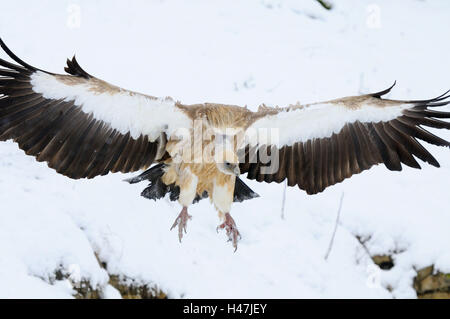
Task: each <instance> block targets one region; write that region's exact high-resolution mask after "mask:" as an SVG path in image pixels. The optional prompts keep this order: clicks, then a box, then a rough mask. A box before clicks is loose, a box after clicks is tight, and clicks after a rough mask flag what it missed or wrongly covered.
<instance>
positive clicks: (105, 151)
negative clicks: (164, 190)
mask: <svg viewBox="0 0 450 319" xmlns="http://www.w3.org/2000/svg"><path fill="white" fill-rule="evenodd" d="M0 45H1V46H2V47H3V49H4V50H5V52H6V53H7V54H8V55H9V56H10V57H11V58H12V59H14V60H15V61H16V62H17V63H19V64H20V65H15V64H13V63H10V62H7V61H5V60H2V59H0V66H1V67H3V68H0V141H6V140H9V139H13V140H14V141H15V142H17V143H18V144H19V147H20V148H21V149H22V150H24V151H25V153H26V154H28V155H33V156H35V157H36V158H37V160H38V161H41V162H42V161H44V162H47V163H48V166H49V167H51V168H54V169H55V170H56V171H57V172H58V173H61V174H63V175H66V176H68V177H71V178H74V179H78V178H93V177H95V176H98V175H105V174H108V172H119V171H120V172H124V173H125V172H132V171H137V170H139V169H142V168H146V167H148V166H150V165H151V164H152V163H153V162H154V161H155V156H156V155H157V150H158V143H160V141H164V140H165V139H159V140H157V141H155V142H149V139H148V137H147V136H142V135H141V136H140V137H139V138H138V139H133V138H131V137H130V135H129V134H121V133H120V132H118V131H117V130H115V129H112V128H111V127H110V126H109V125H108V124H107V123H105V122H102V121H98V120H95V119H94V118H93V117H92V115H89V114H86V113H84V112H82V111H81V109H80V108H79V107H78V106H76V105H74V104H73V102H70V101H69V102H68V101H62V100H59V101H57V100H48V99H45V98H44V97H43V96H42V95H40V94H37V93H35V92H34V91H33V90H32V86H31V83H30V76H31V75H32V73H33V72H36V71H38V69H36V68H34V67H32V66H30V65H28V64H26V63H25V62H23V61H22V60H20V59H19V58H18V57H17V56H15V55H14V54H13V53H12V52H11V51H10V50H9V49H8V48H7V47H6V46H5V45H4V43H3V42H2V41H1V40H0ZM39 71H42V70H39ZM66 71H67V72H68V73H70V74H72V75H73V76H78V77H85V78H88V77H91V76H90V75H89V74H88V73H86V72H85V71H84V70H83V69H82V68H81V67H80V66H79V65H78V63H77V61H76V59H75V58H73V60H71V61H70V60H68V67H67V68H66ZM42 72H45V71H42Z"/></svg>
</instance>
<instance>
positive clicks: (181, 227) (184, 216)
mask: <svg viewBox="0 0 450 319" xmlns="http://www.w3.org/2000/svg"><path fill="white" fill-rule="evenodd" d="M189 219H192V216H191V215H189V214H188V211H187V207H183V209H182V210H181V213H180V214H179V215H178V217H177V218H176V219H175V222H174V223H173V225H172V227H171V228H170V230H172V229H174V228H175V227H176V226H178V239H179V240H180V243H181V239H182V238H183V231H184V233H186V226H187V221H188V220H189Z"/></svg>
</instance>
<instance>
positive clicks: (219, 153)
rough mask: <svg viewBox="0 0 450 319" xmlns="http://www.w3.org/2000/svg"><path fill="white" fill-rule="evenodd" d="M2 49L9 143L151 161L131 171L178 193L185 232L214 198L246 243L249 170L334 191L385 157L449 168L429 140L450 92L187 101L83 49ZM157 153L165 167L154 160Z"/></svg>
mask: <svg viewBox="0 0 450 319" xmlns="http://www.w3.org/2000/svg"><path fill="white" fill-rule="evenodd" d="M0 44H1V47H2V48H3V50H4V51H5V52H6V53H7V54H8V55H9V57H10V58H11V59H13V60H14V61H15V62H16V63H17V64H14V63H10V62H7V61H5V60H1V59H0V66H2V67H3V68H1V69H0V141H6V140H9V139H13V140H14V141H15V142H17V143H18V144H19V147H20V148H21V149H22V150H24V151H25V153H26V154H28V155H33V156H35V157H36V159H37V160H38V161H45V162H47V163H48V166H49V167H51V168H53V169H55V170H56V171H57V172H58V173H60V174H63V175H65V176H68V177H70V178H74V179H79V178H93V177H95V176H99V175H105V174H108V173H109V172H123V173H127V172H134V171H138V170H143V169H148V168H149V169H148V170H147V171H145V172H143V173H142V174H141V175H139V176H137V177H135V178H132V179H129V180H128V181H129V182H130V183H136V182H139V181H143V180H148V181H150V184H149V186H148V187H147V188H146V189H145V190H144V191H143V192H142V195H143V196H145V197H147V198H151V199H155V200H156V199H159V198H162V197H164V196H166V195H168V196H170V199H171V200H178V202H179V203H180V205H181V206H182V210H181V213H180V214H179V216H178V217H177V219H176V220H175V223H174V224H173V226H172V228H174V227H178V236H179V239H180V241H181V238H182V236H183V231H184V232H185V231H186V223H187V221H188V219H190V218H191V216H190V215H189V214H188V211H187V208H188V206H189V205H191V204H192V203H194V202H196V201H198V200H201V199H203V198H206V197H209V199H210V201H211V202H212V203H213V204H214V206H215V208H216V210H217V211H218V214H219V217H220V219H221V222H222V224H221V225H220V226H218V228H221V229H225V230H226V232H227V235H228V236H229V238H230V240H231V241H232V243H233V246H234V247H235V249H236V247H237V241H238V237H239V236H240V235H239V231H238V229H237V228H236V224H235V222H234V220H233V218H232V217H231V215H230V209H231V204H232V202H233V201H243V200H246V199H251V198H253V197H256V196H258V195H257V194H256V193H254V192H253V191H252V190H251V189H250V188H249V187H248V186H246V185H245V184H244V183H243V182H242V180H241V179H240V178H239V176H240V175H241V174H245V173H247V176H246V177H247V178H249V179H255V180H257V181H258V182H267V183H271V182H277V183H280V182H282V181H284V180H287V184H288V185H289V186H298V187H299V188H300V189H302V190H305V191H306V192H307V193H308V194H317V193H319V192H322V191H323V190H324V189H325V188H327V187H328V186H331V185H334V184H336V183H339V182H342V181H343V180H344V179H346V178H349V177H350V176H352V175H353V174H358V173H360V172H362V171H364V170H367V169H369V168H371V167H372V166H374V165H377V164H384V165H385V166H386V167H387V168H388V169H389V170H394V171H400V170H401V169H402V164H404V165H408V166H410V167H414V168H420V165H419V163H418V162H417V160H416V159H420V160H422V161H424V162H427V163H429V164H431V165H433V166H436V167H439V163H438V161H437V160H436V159H435V158H434V157H433V156H432V155H431V154H430V153H429V152H428V151H427V150H426V149H425V148H424V147H423V146H422V145H421V144H420V143H419V142H418V140H423V141H426V142H428V143H431V144H434V145H438V146H447V147H449V146H450V143H449V142H447V141H445V140H444V139H442V138H440V137H438V136H436V135H434V134H432V133H430V132H428V131H427V130H426V129H425V128H424V126H428V127H433V128H445V129H450V123H449V122H445V121H443V120H441V119H446V118H450V112H443V111H437V110H436V107H440V106H444V105H446V104H448V103H450V99H449V98H450V95H449V94H448V92H447V93H445V94H443V95H441V96H439V97H436V98H433V99H429V100H416V101H397V100H389V99H383V98H382V96H383V95H384V94H386V93H388V92H389V91H390V90H391V88H392V87H391V88H389V89H387V90H384V91H381V92H377V93H372V94H366V95H361V96H354V97H344V98H340V99H336V100H331V101H327V102H321V103H313V104H306V105H299V104H297V105H291V106H288V107H283V108H278V107H276V108H272V107H267V106H264V105H263V106H261V107H260V108H259V109H258V111H256V112H254V111H251V110H249V109H247V108H243V107H239V106H234V105H222V104H214V103H203V104H195V105H185V104H182V103H181V102H177V101H175V100H173V99H172V98H169V97H167V98H157V97H153V96H149V95H143V94H139V93H135V92H132V91H128V90H124V89H122V88H119V87H117V86H114V85H111V84H109V83H107V82H105V81H103V80H100V79H98V78H96V77H94V76H92V75H90V74H89V73H87V72H85V71H84V70H83V69H82V68H81V67H80V66H79V64H78V63H77V61H76V59H75V57H74V58H73V59H72V60H67V67H66V68H65V71H66V72H67V73H68V74H65V75H61V74H54V73H50V72H47V71H43V70H40V69H37V68H35V67H33V66H31V65H29V64H27V63H25V62H23V61H22V60H21V59H19V58H18V57H17V56H16V55H15V54H13V53H12V52H11V51H10V50H9V49H8V48H7V47H6V46H5V44H4V43H3V42H2V41H1V40H0ZM154 163H156V165H153V166H151V165H152V164H154Z"/></svg>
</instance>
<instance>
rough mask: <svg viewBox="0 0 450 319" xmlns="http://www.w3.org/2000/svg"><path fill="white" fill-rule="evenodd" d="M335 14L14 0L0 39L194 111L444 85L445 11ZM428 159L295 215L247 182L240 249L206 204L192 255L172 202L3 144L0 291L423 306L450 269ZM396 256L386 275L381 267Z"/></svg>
mask: <svg viewBox="0 0 450 319" xmlns="http://www.w3.org/2000/svg"><path fill="white" fill-rule="evenodd" d="M334 2H335V9H334V10H332V11H326V10H323V9H322V8H321V7H320V6H318V5H317V4H316V3H315V2H314V1H312V0H310V1H306V0H305V1H294V0H286V1H282V0H247V1H245V2H243V1H211V0H203V1H200V0H193V1H181V0H180V1H175V0H165V1H163V0H161V1H156V0H153V1H138V0H136V1H132V2H125V1H109V0H108V1H106V0H103V1H95V2H93V1H87V0H86V1H59V0H58V1H56V0H54V1H39V2H36V1H9V2H5V3H3V4H2V10H1V11H0V30H1V36H2V38H3V39H4V40H5V42H6V43H7V44H8V45H9V46H10V47H11V48H12V49H13V50H14V51H15V52H16V53H17V54H18V55H19V56H20V57H21V58H23V59H24V60H25V61H27V62H29V63H30V64H32V65H33V64H34V65H36V66H37V67H40V68H44V69H48V70H50V71H55V72H56V71H60V70H62V68H63V66H64V62H65V59H66V58H67V57H69V56H72V55H73V53H76V54H77V59H78V60H79V62H80V64H81V65H82V66H83V68H85V69H86V70H87V71H88V72H89V73H91V74H94V75H96V76H98V77H100V78H102V79H104V80H107V81H109V82H111V83H114V84H116V85H120V86H122V87H125V88H130V89H132V90H135V91H140V92H146V93H149V94H152V95H157V96H172V97H174V98H176V99H179V100H181V101H183V102H185V103H197V102H205V101H213V102H223V103H231V104H240V105H248V106H249V107H250V108H256V107H257V106H258V105H259V104H261V103H266V104H278V105H288V104H291V103H295V102H297V101H298V100H300V101H301V102H313V101H317V100H326V99H330V98H335V97H340V96H343V95H352V94H357V93H363V92H369V91H375V90H380V89H383V88H385V87H387V86H389V85H390V84H391V83H392V82H393V81H394V80H397V83H398V84H397V88H396V89H395V90H394V91H393V92H392V94H391V95H390V97H392V98H408V99H410V98H411V99H412V98H427V97H433V96H437V95H439V94H440V93H443V91H445V90H446V89H448V88H450V75H449V70H450V60H449V59H448V56H449V54H450V43H449V41H446V39H447V38H448V32H449V30H450V19H449V18H450V3H449V2H448V1H446V0H440V1H439V0H435V1H414V0H399V1H378V4H374V1H366V0H359V1H356V0H354V1H350V0H347V1H334ZM25 7H26V8H27V9H26V10H24V8H25ZM2 57H4V55H2ZM438 133H439V135H440V136H442V137H444V138H446V139H450V133H449V132H444V131H439V132H438ZM427 147H428V148H429V149H430V150H431V151H432V153H433V154H435V156H436V158H437V159H438V160H439V161H440V163H441V166H442V167H441V168H440V169H436V168H433V167H430V166H427V165H425V164H424V165H423V170H421V171H418V170H413V169H409V168H405V169H404V171H403V172H401V173H394V172H389V171H387V170H386V169H385V168H384V167H375V168H373V169H372V170H370V171H366V172H364V173H362V174H360V175H357V176H354V177H353V178H351V179H349V180H346V181H345V182H344V183H342V184H339V185H336V186H333V187H331V188H329V189H327V190H326V191H325V192H324V193H322V194H319V195H315V196H307V195H306V194H305V193H303V192H302V191H300V190H299V189H297V188H289V189H288V190H287V194H286V206H285V211H284V214H285V218H284V219H282V218H281V203H282V196H283V185H276V184H270V185H266V184H259V183H255V182H252V181H249V182H248V184H249V185H250V186H251V187H252V188H253V189H254V190H255V191H256V192H258V193H259V194H260V195H261V197H260V198H257V199H254V200H251V201H247V202H245V203H240V204H236V205H234V206H233V210H232V214H233V216H234V218H235V220H236V222H237V224H238V227H239V229H240V231H241V233H242V237H243V238H242V241H241V242H240V244H239V249H238V250H237V252H236V253H233V249H232V247H231V245H230V244H229V243H226V236H225V234H223V233H219V234H217V233H216V230H215V229H216V226H217V224H218V218H217V216H216V213H215V212H214V209H213V207H212V206H211V205H210V204H209V203H208V202H207V201H203V202H202V203H200V204H197V205H195V206H193V207H192V209H191V214H192V215H193V219H192V221H191V222H190V224H189V225H188V234H187V235H186V236H185V238H184V240H183V243H182V244H181V245H180V244H179V243H178V238H177V236H176V233H175V232H169V228H170V226H171V224H172V222H173V220H174V219H175V217H176V215H177V214H178V212H179V210H180V208H179V207H178V205H177V204H176V203H171V202H169V201H166V200H161V201H159V202H156V203H155V202H153V201H149V200H146V199H144V198H142V197H140V196H139V193H140V191H141V190H142V189H143V188H144V187H145V184H137V185H129V184H127V183H124V182H122V180H123V179H124V178H126V177H129V176H130V175H123V174H110V175H108V176H105V177H99V178H96V179H94V180H89V181H88V180H80V181H73V180H70V179H68V178H65V177H63V176H59V175H57V174H56V173H55V172H54V171H53V170H51V169H49V168H47V166H46V165H45V164H44V163H37V162H36V161H35V160H34V158H32V157H28V156H26V155H25V154H24V153H23V152H22V151H20V150H19V149H18V147H17V146H16V145H15V144H14V143H12V142H6V143H0V297H48V298H52V297H62V298H64V297H70V296H71V295H72V294H73V291H72V290H71V289H70V286H69V285H68V282H67V281H63V280H57V279H59V278H56V277H55V272H57V270H59V271H62V272H65V273H67V274H71V278H72V279H73V280H75V281H77V280H80V279H81V280H84V281H88V282H90V284H91V285H92V286H93V287H95V286H98V287H107V284H108V273H109V275H111V274H116V275H120V276H122V277H124V278H129V279H134V280H135V282H138V283H142V284H146V283H147V284H156V285H157V286H158V287H159V288H160V289H161V290H163V291H164V292H166V293H168V295H169V297H192V298H194V297H210V298H216V297H224V298H228V297H254V298H258V297H267V298H276V297H287V298H299V297H306V298H310V297H337V298H347V297H356V298H389V297H408V298H414V297H415V296H416V295H415V291H414V289H413V288H412V280H413V277H414V276H415V275H416V271H415V269H420V268H422V267H425V266H428V265H431V264H434V265H435V268H436V269H437V270H439V271H441V272H444V273H448V272H450V249H449V243H450V232H449V225H450V208H449V206H450V197H449V195H448V194H449V193H448V192H449V191H448V189H449V186H450V182H449V177H450V151H449V150H448V149H442V148H437V147H433V146H427ZM342 193H344V199H343V205H342V210H341V218H340V222H339V225H338V228H337V233H336V237H335V239H334V244H333V247H332V250H331V253H330V255H329V258H328V259H327V260H325V259H324V256H325V254H326V253H327V249H328V245H329V243H330V239H331V236H332V233H333V228H334V225H335V220H336V214H337V211H338V207H339V201H340V198H341V195H342ZM357 237H360V238H362V239H364V240H366V241H365V244H364V246H365V247H363V246H362V245H361V243H360V241H359V240H358V239H357ZM386 253H389V254H393V255H394V263H395V266H394V267H393V268H392V269H391V270H388V271H384V270H380V269H379V268H377V267H376V266H375V265H374V264H373V262H372V260H371V258H370V256H369V255H374V254H386ZM95 254H97V256H98V258H99V259H100V260H101V261H102V262H105V263H106V264H107V271H108V273H107V272H106V271H105V269H103V268H102V267H100V265H99V264H98V262H97V259H96V256H95ZM387 287H390V289H392V291H391V292H390V291H388V289H386V288H387ZM106 291H107V292H106V293H105V297H115V296H117V292H114V290H113V289H111V287H110V286H109V287H108V289H106Z"/></svg>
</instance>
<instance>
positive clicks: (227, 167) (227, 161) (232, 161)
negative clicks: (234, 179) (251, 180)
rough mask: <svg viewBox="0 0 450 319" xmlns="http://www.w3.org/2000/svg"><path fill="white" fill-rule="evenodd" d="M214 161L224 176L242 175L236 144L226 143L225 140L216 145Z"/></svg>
mask: <svg viewBox="0 0 450 319" xmlns="http://www.w3.org/2000/svg"><path fill="white" fill-rule="evenodd" d="M214 161H215V163H216V165H217V169H218V170H219V171H220V172H222V173H224V174H227V175H236V176H239V175H240V174H241V171H240V170H239V158H238V156H237V152H236V147H235V143H228V142H225V143H224V141H223V140H222V142H219V143H216V146H215V151H214Z"/></svg>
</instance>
